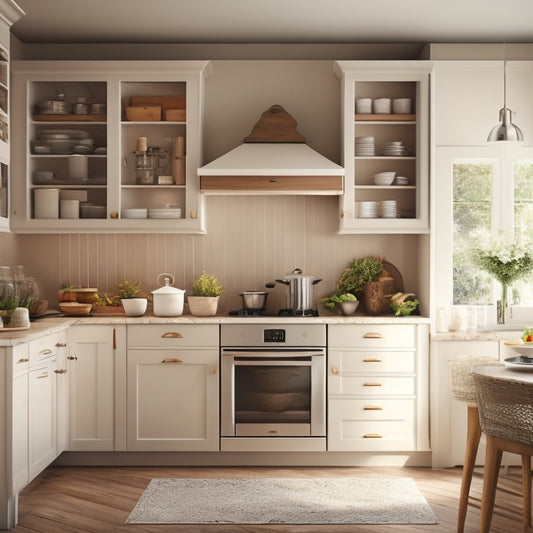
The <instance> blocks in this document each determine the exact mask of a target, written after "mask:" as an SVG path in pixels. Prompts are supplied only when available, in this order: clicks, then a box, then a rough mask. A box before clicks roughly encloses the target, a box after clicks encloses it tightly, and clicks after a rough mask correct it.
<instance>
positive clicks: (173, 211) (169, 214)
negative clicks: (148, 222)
mask: <svg viewBox="0 0 533 533" xmlns="http://www.w3.org/2000/svg"><path fill="white" fill-rule="evenodd" d="M148 218H181V209H180V208H179V207H161V208H157V209H148Z"/></svg>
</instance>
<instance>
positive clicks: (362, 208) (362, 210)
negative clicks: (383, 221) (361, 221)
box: [359, 202, 378, 218]
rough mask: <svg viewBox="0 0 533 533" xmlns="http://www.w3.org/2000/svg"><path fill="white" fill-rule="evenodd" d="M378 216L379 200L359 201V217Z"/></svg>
mask: <svg viewBox="0 0 533 533" xmlns="http://www.w3.org/2000/svg"><path fill="white" fill-rule="evenodd" d="M377 216H378V203H377V202H359V218H376V217H377Z"/></svg>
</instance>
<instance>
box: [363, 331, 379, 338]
mask: <svg viewBox="0 0 533 533" xmlns="http://www.w3.org/2000/svg"><path fill="white" fill-rule="evenodd" d="M363 338H364V339H382V338H383V335H382V334H381V333H377V332H376V331H370V332H369V333H365V334H364V335H363Z"/></svg>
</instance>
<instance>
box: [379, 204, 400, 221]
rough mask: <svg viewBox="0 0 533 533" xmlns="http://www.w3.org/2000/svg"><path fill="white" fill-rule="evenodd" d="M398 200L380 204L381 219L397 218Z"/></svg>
mask: <svg viewBox="0 0 533 533" xmlns="http://www.w3.org/2000/svg"><path fill="white" fill-rule="evenodd" d="M396 212H397V205H396V200H382V201H381V202H379V216H380V217H381V218H396Z"/></svg>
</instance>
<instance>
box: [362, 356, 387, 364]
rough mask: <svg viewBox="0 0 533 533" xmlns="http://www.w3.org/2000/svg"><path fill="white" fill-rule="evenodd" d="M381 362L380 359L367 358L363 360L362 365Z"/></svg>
mask: <svg viewBox="0 0 533 533" xmlns="http://www.w3.org/2000/svg"><path fill="white" fill-rule="evenodd" d="M382 362H383V361H382V360H381V359H378V358H377V357H367V358H366V359H363V363H382Z"/></svg>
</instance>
